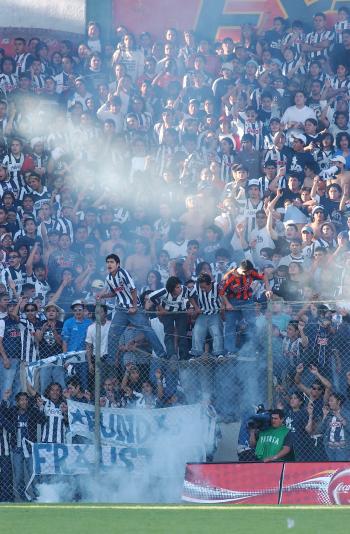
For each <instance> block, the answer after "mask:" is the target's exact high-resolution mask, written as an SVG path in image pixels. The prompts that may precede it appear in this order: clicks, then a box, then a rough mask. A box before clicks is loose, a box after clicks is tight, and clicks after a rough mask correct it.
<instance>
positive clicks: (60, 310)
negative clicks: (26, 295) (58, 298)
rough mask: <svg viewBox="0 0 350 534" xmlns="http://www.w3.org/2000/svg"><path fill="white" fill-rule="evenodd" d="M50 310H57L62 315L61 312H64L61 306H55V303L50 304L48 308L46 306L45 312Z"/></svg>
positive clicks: (47, 305)
mask: <svg viewBox="0 0 350 534" xmlns="http://www.w3.org/2000/svg"><path fill="white" fill-rule="evenodd" d="M48 308H55V310H56V311H57V312H58V313H61V312H62V309H61V308H60V307H59V306H57V304H55V303H54V302H52V303H50V302H49V303H48V304H46V306H44V310H45V311H46V310H47V309H48Z"/></svg>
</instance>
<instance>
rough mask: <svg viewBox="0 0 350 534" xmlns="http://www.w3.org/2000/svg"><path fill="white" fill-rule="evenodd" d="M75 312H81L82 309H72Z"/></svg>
mask: <svg viewBox="0 0 350 534" xmlns="http://www.w3.org/2000/svg"><path fill="white" fill-rule="evenodd" d="M74 311H75V312H79V311H83V308H74Z"/></svg>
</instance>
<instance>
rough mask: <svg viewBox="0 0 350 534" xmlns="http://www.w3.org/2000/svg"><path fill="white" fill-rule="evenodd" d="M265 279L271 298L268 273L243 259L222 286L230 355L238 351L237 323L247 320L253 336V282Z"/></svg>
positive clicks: (225, 342) (227, 347)
mask: <svg viewBox="0 0 350 534" xmlns="http://www.w3.org/2000/svg"><path fill="white" fill-rule="evenodd" d="M255 280H259V281H263V282H264V285H265V295H266V298H268V299H269V298H271V296H272V291H271V290H270V284H269V281H268V279H267V276H266V274H259V273H258V272H257V271H256V270H255V269H254V266H253V264H252V263H251V262H250V261H249V260H243V261H242V262H241V263H240V265H239V267H237V269H232V270H231V271H228V272H227V273H226V275H225V276H224V279H223V281H222V284H221V288H220V295H221V296H222V298H223V303H224V306H225V311H226V313H225V340H224V347H225V351H226V352H227V354H228V355H234V354H235V353H236V349H237V346H236V328H237V323H238V322H239V321H241V320H242V319H244V320H245V321H246V322H247V335H248V337H250V338H251V337H252V333H253V328H254V314H253V308H252V305H253V298H252V295H253V288H252V285H253V282H254V281H255Z"/></svg>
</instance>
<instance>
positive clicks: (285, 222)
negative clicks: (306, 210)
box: [283, 219, 297, 226]
mask: <svg viewBox="0 0 350 534" xmlns="http://www.w3.org/2000/svg"><path fill="white" fill-rule="evenodd" d="M283 224H284V226H291V225H292V224H293V225H296V224H297V223H296V221H294V220H293V219H288V220H287V221H283Z"/></svg>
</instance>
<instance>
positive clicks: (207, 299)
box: [190, 282, 221, 315]
mask: <svg viewBox="0 0 350 534" xmlns="http://www.w3.org/2000/svg"><path fill="white" fill-rule="evenodd" d="M190 297H193V298H195V299H196V300H197V303H198V306H199V307H200V309H201V312H202V314H203V315H214V314H216V313H219V311H220V308H221V298H220V295H219V286H218V284H217V283H216V282H213V283H212V285H211V288H210V291H208V292H207V291H204V290H203V289H201V287H200V285H199V283H198V282H196V283H195V285H194V287H193V289H192V290H191V292H190Z"/></svg>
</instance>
